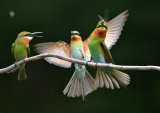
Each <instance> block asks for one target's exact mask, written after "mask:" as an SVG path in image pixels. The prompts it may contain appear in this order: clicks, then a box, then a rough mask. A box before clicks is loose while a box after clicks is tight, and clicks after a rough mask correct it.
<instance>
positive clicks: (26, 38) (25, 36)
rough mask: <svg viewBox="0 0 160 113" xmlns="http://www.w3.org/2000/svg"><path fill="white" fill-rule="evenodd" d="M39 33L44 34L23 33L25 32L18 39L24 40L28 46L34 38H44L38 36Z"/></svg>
mask: <svg viewBox="0 0 160 113" xmlns="http://www.w3.org/2000/svg"><path fill="white" fill-rule="evenodd" d="M38 33H42V32H33V33H31V32H27V31H23V32H20V33H19V34H18V37H17V39H22V40H23V41H24V42H25V43H26V44H29V42H30V41H31V40H32V39H33V38H34V37H42V36H38V35H36V34H38Z"/></svg>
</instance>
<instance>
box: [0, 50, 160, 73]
mask: <svg viewBox="0 0 160 113" xmlns="http://www.w3.org/2000/svg"><path fill="white" fill-rule="evenodd" d="M45 57H56V58H59V59H62V60H66V61H69V62H73V63H78V64H83V65H88V66H91V67H107V68H115V69H119V70H144V71H147V70H157V71H160V67H159V66H124V65H115V64H103V63H93V62H87V61H82V60H77V59H73V58H69V57H64V56H59V55H55V54H52V53H46V54H40V55H36V56H32V57H29V58H25V59H23V60H20V61H18V62H15V63H14V64H12V65H10V66H8V67H6V68H3V69H0V74H3V73H10V72H14V71H16V70H17V69H18V68H19V66H20V65H22V64H24V63H28V62H32V61H35V60H40V59H42V58H45Z"/></svg>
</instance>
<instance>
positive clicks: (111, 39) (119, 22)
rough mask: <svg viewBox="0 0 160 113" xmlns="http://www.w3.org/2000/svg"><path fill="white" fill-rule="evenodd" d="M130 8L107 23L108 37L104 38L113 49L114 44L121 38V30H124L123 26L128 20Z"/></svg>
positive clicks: (109, 47)
mask: <svg viewBox="0 0 160 113" xmlns="http://www.w3.org/2000/svg"><path fill="white" fill-rule="evenodd" d="M127 16H128V10H126V11H124V12H123V13H121V14H120V15H118V16H117V17H115V18H114V19H112V20H110V21H109V22H108V24H107V27H108V30H107V33H106V38H105V40H104V42H105V44H106V45H107V47H108V49H111V47H112V46H113V45H115V43H116V42H117V40H118V39H119V36H120V34H121V31H122V30H123V26H124V25H125V21H126V20H127Z"/></svg>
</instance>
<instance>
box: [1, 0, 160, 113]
mask: <svg viewBox="0 0 160 113" xmlns="http://www.w3.org/2000/svg"><path fill="white" fill-rule="evenodd" d="M106 8H108V10H109V15H110V19H112V18H114V17H116V16H117V15H118V14H120V13H122V12H123V11H125V10H127V9H128V10H129V16H128V19H127V21H126V24H125V26H124V30H123V31H122V34H121V36H120V39H119V40H118V42H117V43H116V45H115V46H113V47H112V49H111V53H112V57H113V59H114V62H115V63H116V64H119V65H160V61H159V57H160V53H159V48H160V44H159V42H160V31H159V30H160V22H159V20H160V1H157V0H152V1H146V0H141V1H140V0H132V1H131V0H93V1H87V0H79V1H75V0H1V1H0V39H1V41H0V51H1V54H0V68H4V67H6V66H9V65H11V64H13V63H14V60H13V58H12V55H11V44H12V43H13V42H14V41H15V39H16V37H17V35H18V33H19V32H21V31H30V32H35V31H42V32H44V33H43V36H44V38H36V39H34V40H32V41H31V43H30V49H31V56H33V55H36V54H37V53H36V52H35V51H34V48H33V45H34V44H37V43H41V42H56V41H59V40H63V41H65V42H67V43H70V32H71V30H78V31H79V32H80V33H81V36H82V38H83V40H84V39H86V38H87V37H88V36H89V35H90V33H91V32H92V31H93V30H94V28H95V27H96V24H97V22H98V20H99V19H98V16H97V15H102V16H103V15H104V10H105V9H106ZM10 10H13V11H14V12H15V16H14V17H13V18H11V17H10V16H9V12H10ZM87 68H88V71H89V72H90V73H91V74H92V75H93V76H95V74H96V69H95V68H91V67H87ZM26 71H27V75H28V79H27V80H26V81H25V82H24V87H23V88H22V87H21V82H19V81H18V79H17V75H18V72H17V71H16V72H14V73H12V74H2V75H0V113H117V112H119V113H142V112H143V113H151V112H153V113H155V112H159V107H160V103H159V102H160V82H159V81H160V72H158V71H124V72H126V73H128V74H129V75H130V77H131V84H130V85H129V86H128V88H129V90H130V92H128V91H127V90H125V89H124V88H121V89H114V90H111V89H106V88H98V89H97V90H96V91H95V92H93V93H91V94H89V95H88V96H87V104H88V107H87V108H86V107H85V103H84V102H83V101H82V98H81V97H76V98H69V97H67V96H66V95H63V93H62V92H63V89H64V88H65V86H66V85H67V83H68V81H69V80H70V78H71V76H72V74H73V72H74V67H73V66H72V68H69V69H65V68H60V67H57V66H55V65H50V64H49V63H47V62H46V61H44V60H43V59H42V60H39V61H35V62H31V63H28V64H27V65H26Z"/></svg>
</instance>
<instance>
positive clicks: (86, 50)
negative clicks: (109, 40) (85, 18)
mask: <svg viewBox="0 0 160 113" xmlns="http://www.w3.org/2000/svg"><path fill="white" fill-rule="evenodd" d="M89 39H90V37H88V38H87V39H86V40H85V41H83V47H84V53H85V55H86V61H91V53H90V50H89V47H88V40H89Z"/></svg>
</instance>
